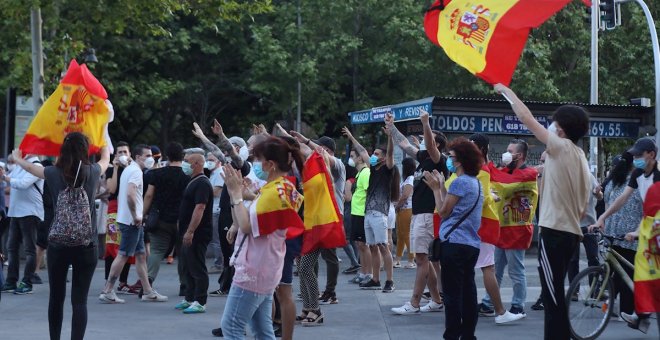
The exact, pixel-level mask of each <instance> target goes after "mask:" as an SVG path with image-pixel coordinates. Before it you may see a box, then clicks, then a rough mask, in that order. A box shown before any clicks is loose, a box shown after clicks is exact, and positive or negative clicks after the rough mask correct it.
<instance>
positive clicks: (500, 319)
mask: <svg viewBox="0 0 660 340" xmlns="http://www.w3.org/2000/svg"><path fill="white" fill-rule="evenodd" d="M524 317H525V315H524V314H513V313H511V312H509V311H505V312H504V314H502V315H498V316H496V317H495V324H497V325H501V324H505V323H507V322H513V321H518V320H520V319H522V318H524Z"/></svg>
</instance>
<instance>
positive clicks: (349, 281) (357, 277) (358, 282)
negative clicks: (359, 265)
mask: <svg viewBox="0 0 660 340" xmlns="http://www.w3.org/2000/svg"><path fill="white" fill-rule="evenodd" d="M362 280H363V278H362V277H360V274H357V275H355V277H353V278H352V279H350V280H348V283H355V284H360V283H361V282H362Z"/></svg>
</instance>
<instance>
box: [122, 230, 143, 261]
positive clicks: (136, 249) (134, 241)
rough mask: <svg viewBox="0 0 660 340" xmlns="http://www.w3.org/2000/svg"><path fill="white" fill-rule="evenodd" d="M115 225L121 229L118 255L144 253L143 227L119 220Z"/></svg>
mask: <svg viewBox="0 0 660 340" xmlns="http://www.w3.org/2000/svg"><path fill="white" fill-rule="evenodd" d="M117 225H119V230H121V241H120V243H119V255H123V256H133V255H135V254H140V253H142V254H145V249H144V228H142V227H139V228H138V227H136V226H133V225H126V224H123V223H119V222H117Z"/></svg>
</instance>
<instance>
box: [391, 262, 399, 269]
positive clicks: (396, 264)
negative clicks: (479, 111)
mask: <svg viewBox="0 0 660 340" xmlns="http://www.w3.org/2000/svg"><path fill="white" fill-rule="evenodd" d="M392 267H394V268H401V262H399V261H396V262H394V265H392Z"/></svg>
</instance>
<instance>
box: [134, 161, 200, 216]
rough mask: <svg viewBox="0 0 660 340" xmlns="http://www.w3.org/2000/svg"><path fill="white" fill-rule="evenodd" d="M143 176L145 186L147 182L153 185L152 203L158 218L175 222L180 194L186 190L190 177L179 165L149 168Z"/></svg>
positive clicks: (179, 203) (179, 204)
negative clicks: (156, 210) (157, 212)
mask: <svg viewBox="0 0 660 340" xmlns="http://www.w3.org/2000/svg"><path fill="white" fill-rule="evenodd" d="M144 177H145V187H146V186H147V182H148V183H149V185H153V186H154V198H153V202H152V205H153V206H154V207H156V208H157V209H158V211H159V214H158V218H159V219H160V220H162V221H163V222H167V223H176V221H177V219H178V218H179V208H180V207H181V196H183V191H184V190H186V185H188V182H189V181H190V177H189V176H187V175H186V174H184V173H183V170H181V167H180V166H166V167H164V168H160V169H154V170H150V171H148V172H147V174H145V176H144ZM145 192H146V190H145Z"/></svg>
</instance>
